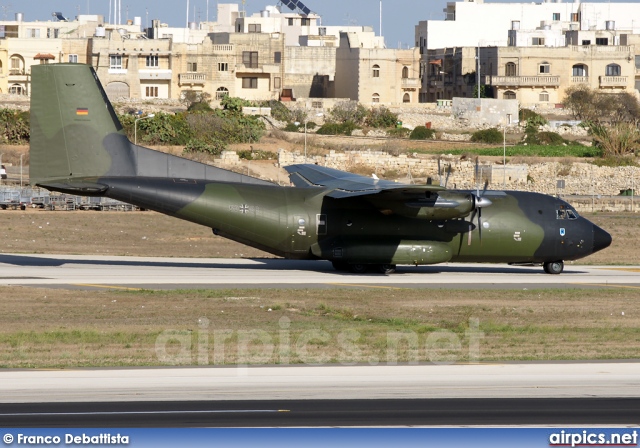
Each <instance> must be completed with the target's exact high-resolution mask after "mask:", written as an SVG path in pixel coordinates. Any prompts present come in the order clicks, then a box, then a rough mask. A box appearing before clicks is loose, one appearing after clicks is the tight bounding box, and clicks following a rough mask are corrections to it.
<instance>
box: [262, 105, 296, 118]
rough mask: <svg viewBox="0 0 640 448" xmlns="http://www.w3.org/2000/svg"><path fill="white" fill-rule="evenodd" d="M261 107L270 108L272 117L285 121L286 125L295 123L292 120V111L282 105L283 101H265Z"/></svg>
mask: <svg viewBox="0 0 640 448" xmlns="http://www.w3.org/2000/svg"><path fill="white" fill-rule="evenodd" d="M261 106H262V107H270V108H271V116H272V117H273V118H275V119H276V120H278V121H284V122H285V123H288V122H290V121H293V119H292V118H291V111H290V110H289V109H288V108H287V106H285V105H284V104H282V102H281V101H276V100H270V101H263V102H262V103H261Z"/></svg>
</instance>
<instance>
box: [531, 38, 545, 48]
mask: <svg viewBox="0 0 640 448" xmlns="http://www.w3.org/2000/svg"><path fill="white" fill-rule="evenodd" d="M531 45H537V46H544V37H532V38H531Z"/></svg>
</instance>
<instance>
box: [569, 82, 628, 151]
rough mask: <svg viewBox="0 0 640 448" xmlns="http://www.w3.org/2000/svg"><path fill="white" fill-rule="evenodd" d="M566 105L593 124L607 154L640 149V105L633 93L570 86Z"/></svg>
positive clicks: (598, 142)
mask: <svg viewBox="0 0 640 448" xmlns="http://www.w3.org/2000/svg"><path fill="white" fill-rule="evenodd" d="M564 105H565V107H566V108H568V109H569V110H571V112H572V113H573V115H574V117H575V118H576V119H578V120H583V121H584V122H586V123H587V124H588V125H589V132H590V134H591V135H592V136H593V139H594V141H595V144H596V146H598V147H599V148H600V149H602V154H603V156H604V157H623V156H626V155H628V154H631V153H633V152H634V151H636V150H637V149H638V148H640V131H639V130H638V123H639V122H640V104H639V103H638V100H637V99H636V98H635V96H633V95H632V94H630V93H628V92H622V93H603V92H600V91H597V90H592V89H590V88H588V87H585V86H576V87H570V88H568V89H567V91H566V95H565V99H564Z"/></svg>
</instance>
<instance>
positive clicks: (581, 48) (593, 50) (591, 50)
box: [570, 45, 633, 55]
mask: <svg viewBox="0 0 640 448" xmlns="http://www.w3.org/2000/svg"><path fill="white" fill-rule="evenodd" d="M570 47H571V51H575V52H579V53H587V54H605V55H610V54H611V53H621V54H633V47H631V46H628V45H570Z"/></svg>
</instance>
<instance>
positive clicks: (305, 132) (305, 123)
mask: <svg viewBox="0 0 640 448" xmlns="http://www.w3.org/2000/svg"><path fill="white" fill-rule="evenodd" d="M323 115H324V114H323V113H322V112H318V113H317V114H316V117H322V116H323ZM307 121H309V119H308V118H307V114H306V113H305V115H304V163H307ZM293 124H295V125H296V126H300V125H301V124H302V123H300V122H299V121H296V122H295V123H293Z"/></svg>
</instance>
